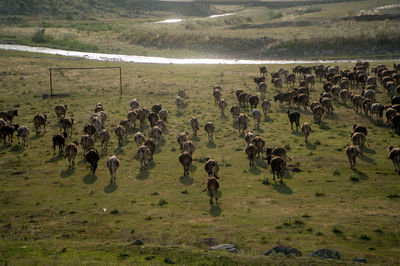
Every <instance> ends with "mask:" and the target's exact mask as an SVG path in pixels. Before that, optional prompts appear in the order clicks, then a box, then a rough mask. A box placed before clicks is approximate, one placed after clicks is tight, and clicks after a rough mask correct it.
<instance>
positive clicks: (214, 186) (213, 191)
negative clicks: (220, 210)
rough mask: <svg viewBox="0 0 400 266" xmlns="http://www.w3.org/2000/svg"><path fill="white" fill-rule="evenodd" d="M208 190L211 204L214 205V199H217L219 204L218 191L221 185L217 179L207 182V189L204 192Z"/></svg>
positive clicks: (212, 178) (216, 201)
mask: <svg viewBox="0 0 400 266" xmlns="http://www.w3.org/2000/svg"><path fill="white" fill-rule="evenodd" d="M207 189H208V194H209V196H210V204H211V205H213V204H214V202H213V198H215V203H218V189H219V183H218V180H217V179H216V178H215V177H209V178H208V181H207V187H206V188H205V189H204V190H203V192H204V191H206V190H207Z"/></svg>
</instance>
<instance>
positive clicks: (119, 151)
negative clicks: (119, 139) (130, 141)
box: [114, 142, 125, 154]
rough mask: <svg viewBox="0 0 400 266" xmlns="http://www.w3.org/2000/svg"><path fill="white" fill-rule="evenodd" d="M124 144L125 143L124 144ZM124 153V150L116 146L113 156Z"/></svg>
mask: <svg viewBox="0 0 400 266" xmlns="http://www.w3.org/2000/svg"><path fill="white" fill-rule="evenodd" d="M124 143H125V142H124ZM122 145H123V144H122ZM123 153H124V150H123V149H122V147H121V146H119V145H118V146H117V147H116V148H115V149H114V154H123Z"/></svg>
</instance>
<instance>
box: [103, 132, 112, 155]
mask: <svg viewBox="0 0 400 266" xmlns="http://www.w3.org/2000/svg"><path fill="white" fill-rule="evenodd" d="M110 138H111V135H110V132H108V130H107V129H103V130H102V131H100V139H101V147H102V148H103V150H106V151H107V146H108V141H109V140H110Z"/></svg>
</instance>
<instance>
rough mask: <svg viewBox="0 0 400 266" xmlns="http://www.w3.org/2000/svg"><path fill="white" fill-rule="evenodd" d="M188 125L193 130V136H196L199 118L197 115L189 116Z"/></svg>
mask: <svg viewBox="0 0 400 266" xmlns="http://www.w3.org/2000/svg"><path fill="white" fill-rule="evenodd" d="M189 125H190V127H191V128H192V130H193V136H194V137H197V130H199V120H198V119H197V117H191V118H190V119H189Z"/></svg>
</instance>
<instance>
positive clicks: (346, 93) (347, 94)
mask: <svg viewBox="0 0 400 266" xmlns="http://www.w3.org/2000/svg"><path fill="white" fill-rule="evenodd" d="M339 96H340V98H341V99H342V102H343V103H344V104H346V105H347V100H348V99H349V98H350V91H349V90H348V89H342V90H341V91H340V92H339Z"/></svg>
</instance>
